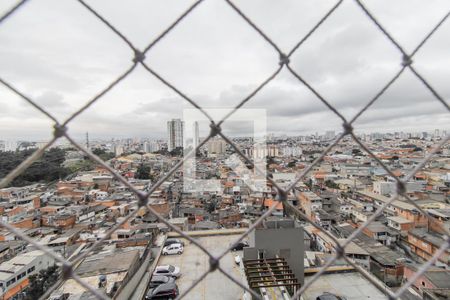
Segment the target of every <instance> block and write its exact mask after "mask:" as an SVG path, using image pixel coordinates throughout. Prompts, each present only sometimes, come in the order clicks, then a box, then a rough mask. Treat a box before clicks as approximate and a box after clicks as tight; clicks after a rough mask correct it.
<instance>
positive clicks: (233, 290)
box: [158, 235, 245, 299]
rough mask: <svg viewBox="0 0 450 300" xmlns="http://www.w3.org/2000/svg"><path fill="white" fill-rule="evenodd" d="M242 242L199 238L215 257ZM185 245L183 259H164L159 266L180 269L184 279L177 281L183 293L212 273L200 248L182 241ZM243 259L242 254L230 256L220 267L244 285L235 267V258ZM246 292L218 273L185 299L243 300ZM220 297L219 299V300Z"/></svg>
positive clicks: (231, 238) (223, 237) (224, 237)
mask: <svg viewBox="0 0 450 300" xmlns="http://www.w3.org/2000/svg"><path fill="white" fill-rule="evenodd" d="M238 238H239V235H214V236H205V237H196V239H197V240H198V241H199V242H200V243H201V244H202V245H204V247H205V248H206V249H208V250H209V251H210V252H211V253H212V254H214V255H219V254H220V253H221V252H222V251H224V249H225V248H226V247H228V246H229V245H231V244H232V243H233V242H234V241H236V240H237V239H238ZM181 240H183V242H184V243H185V247H184V253H183V254H181V255H167V256H161V258H160V260H159V262H158V265H174V266H177V267H180V269H181V273H182V275H181V277H180V278H179V279H177V282H176V283H177V285H178V288H179V290H180V293H183V292H184V291H185V290H186V289H187V288H189V287H190V286H191V285H192V284H193V283H194V281H195V280H196V279H197V278H199V277H200V276H201V275H202V274H203V273H204V272H206V271H207V270H208V269H209V259H208V256H207V255H206V254H205V253H204V252H203V251H202V250H200V249H199V248H198V247H197V246H195V245H193V244H191V243H190V242H189V241H188V240H186V239H181ZM237 254H238V255H240V256H241V257H242V251H236V252H231V253H228V254H227V255H226V256H225V257H224V258H223V259H222V260H221V261H220V265H221V266H222V268H223V269H224V270H226V271H227V272H228V274H230V275H231V276H233V277H234V278H236V279H237V280H239V281H240V282H242V281H243V278H245V277H243V273H242V272H243V271H241V269H240V267H239V266H237V265H236V264H235V261H234V256H235V255H237ZM243 294H244V291H243V289H242V288H240V287H239V286H237V285H236V284H234V283H233V282H232V281H230V280H229V279H228V278H227V277H225V275H223V274H222V273H221V272H219V271H215V272H213V273H210V274H209V275H208V276H207V277H206V278H205V279H204V280H203V281H202V282H200V283H199V284H198V285H197V286H196V287H195V288H194V289H192V290H191V291H190V292H189V294H187V295H186V296H185V297H184V298H183V299H218V298H220V299H242V296H243ZM219 296H220V297H219Z"/></svg>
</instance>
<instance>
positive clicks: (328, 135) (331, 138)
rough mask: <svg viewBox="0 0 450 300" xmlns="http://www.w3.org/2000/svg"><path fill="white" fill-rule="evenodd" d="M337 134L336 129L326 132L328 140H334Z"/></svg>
mask: <svg viewBox="0 0 450 300" xmlns="http://www.w3.org/2000/svg"><path fill="white" fill-rule="evenodd" d="M335 136H336V135H335V133H334V131H332V130H329V131H327V132H325V140H328V141H330V140H333V139H334V137H335Z"/></svg>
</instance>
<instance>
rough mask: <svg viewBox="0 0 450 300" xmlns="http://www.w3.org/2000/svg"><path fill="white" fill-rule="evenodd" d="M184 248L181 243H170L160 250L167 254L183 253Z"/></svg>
mask: <svg viewBox="0 0 450 300" xmlns="http://www.w3.org/2000/svg"><path fill="white" fill-rule="evenodd" d="M183 251H184V248H183V245H181V244H172V245H170V246H167V247H164V248H163V250H162V254H163V255H169V254H181V253H183Z"/></svg>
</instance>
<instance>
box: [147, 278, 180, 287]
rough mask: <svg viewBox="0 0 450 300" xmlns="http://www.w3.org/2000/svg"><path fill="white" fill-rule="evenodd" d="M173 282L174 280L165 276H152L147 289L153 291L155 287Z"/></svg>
mask: <svg viewBox="0 0 450 300" xmlns="http://www.w3.org/2000/svg"><path fill="white" fill-rule="evenodd" d="M172 282H175V278H173V277H171V276H165V275H154V276H152V279H151V280H150V285H149V288H151V289H154V288H155V287H157V286H160V285H161V284H165V283H172Z"/></svg>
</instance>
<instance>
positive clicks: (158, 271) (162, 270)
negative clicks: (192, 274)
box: [153, 265, 181, 278]
mask: <svg viewBox="0 0 450 300" xmlns="http://www.w3.org/2000/svg"><path fill="white" fill-rule="evenodd" d="M153 275H165V276H172V277H176V278H178V277H180V276H181V272H180V268H178V267H175V266H172V265H165V266H157V267H156V268H155V271H154V272H153Z"/></svg>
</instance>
